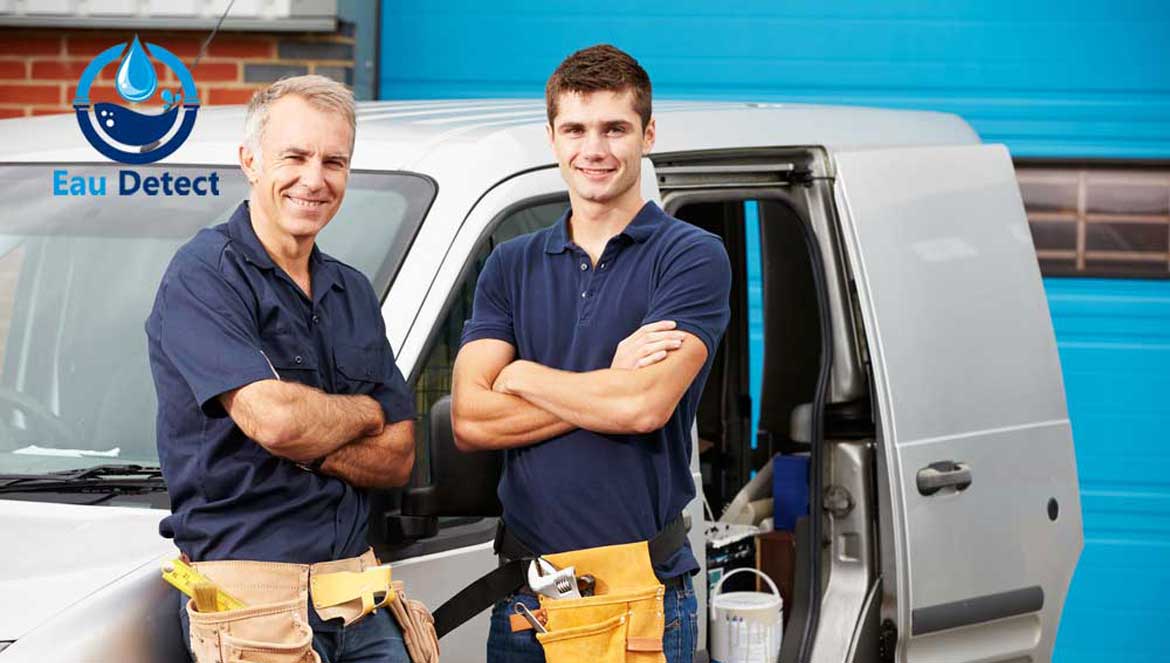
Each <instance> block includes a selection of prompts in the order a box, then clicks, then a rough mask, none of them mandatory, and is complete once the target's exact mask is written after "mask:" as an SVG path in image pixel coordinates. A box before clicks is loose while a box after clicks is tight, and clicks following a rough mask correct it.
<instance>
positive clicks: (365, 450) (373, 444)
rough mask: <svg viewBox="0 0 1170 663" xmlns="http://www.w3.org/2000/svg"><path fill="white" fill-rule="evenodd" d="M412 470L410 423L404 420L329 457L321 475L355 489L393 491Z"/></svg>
mask: <svg viewBox="0 0 1170 663" xmlns="http://www.w3.org/2000/svg"><path fill="white" fill-rule="evenodd" d="M413 467H414V422H413V421H411V420H410V419H406V420H404V421H399V422H395V423H392V424H390V425H388V426H386V427H385V428H383V429H382V432H381V433H379V434H378V435H372V436H369V437H362V438H358V439H356V440H354V441H353V442H350V443H349V444H346V445H345V446H343V447H341V448H339V449H338V450H336V451H334V452H333V453H331V454H329V455H328V456H326V457H325V462H324V463H322V465H321V472H322V473H323V474H328V475H331V476H335V477H337V478H339V479H341V480H342V481H344V482H346V483H348V484H349V485H351V486H357V487H358V488H394V487H397V486H403V485H406V482H407V481H409V480H410V470H411V468H413Z"/></svg>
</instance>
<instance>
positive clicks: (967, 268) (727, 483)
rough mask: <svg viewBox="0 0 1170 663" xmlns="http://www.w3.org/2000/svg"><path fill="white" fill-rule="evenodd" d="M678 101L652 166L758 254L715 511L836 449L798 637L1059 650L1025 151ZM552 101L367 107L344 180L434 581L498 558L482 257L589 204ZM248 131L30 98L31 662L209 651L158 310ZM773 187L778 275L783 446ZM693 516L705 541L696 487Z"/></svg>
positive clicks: (711, 474)
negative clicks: (143, 148)
mask: <svg viewBox="0 0 1170 663" xmlns="http://www.w3.org/2000/svg"><path fill="white" fill-rule="evenodd" d="M655 114H656V116H657V118H658V129H659V131H658V142H657V147H656V150H655V153H654V154H652V155H650V157H649V158H647V159H645V160H644V161H643V186H644V189H645V191H644V193H645V195H646V197H648V198H652V199H655V200H657V201H659V202H660V204H661V205H662V206H663V207H664V208H665V209H666V210H667V211H668V212H670V213H671V214H674V215H675V216H678V217H680V218H682V219H685V220H687V221H689V222H691V223H694V224H696V225H699V226H702V227H703V228H706V229H707V230H710V231H712V232H716V233H718V234H719V235H721V236H722V237H723V238H724V241H725V242H726V245H727V249H728V253H729V255H730V256H731V259H732V266H733V269H734V270H735V277H734V278H735V283H734V285H733V291H732V302H731V307H732V321H731V325H730V327H729V329H728V332H727V334H726V335H725V338H724V339H723V341H722V345H721V347H720V350H719V353H718V355H717V357H716V359H715V365H714V368H713V369H712V371H711V374H710V377H709V379H708V381H707V385H706V390H705V393H704V397H703V400H702V404H701V406H700V408H699V415H698V421H697V425H696V446H695V451H694V454H693V468H694V473H695V480H696V484H701V485H702V488H703V489H704V491H705V492H706V494H707V496H708V498H709V499H710V501H711V502H712V504H713V506H715V507H716V508H717V509H718V508H719V507H721V506H722V505H724V504H727V503H729V502H731V501H732V499H733V498H734V497H735V496H736V494H737V493H739V492H740V491H741V490H743V489H744V486H745V485H747V482H748V479H749V478H750V477H751V476H752V473H753V471H755V470H760V469H761V468H763V467H764V465H765V464H766V463H767V462H768V461H769V458H770V457H771V455H772V454H773V453H775V452H778V451H782V452H785V453H804V454H807V455H808V456H809V458H810V461H809V462H810V464H811V467H812V471H811V472H810V479H809V486H808V490H809V494H810V495H812V496H814V499H811V500H810V502H811V509H812V514H811V517H809V518H807V519H806V520H804V521H802V522H801V524H800V525H799V526H798V527H797V554H796V566H795V571H794V577H793V578H792V581H793V583H794V585H795V590H794V594H793V598H792V600H791V602H790V604H789V605H787V606H785V609H786V610H787V611H788V612H789V613H790V620H789V624H788V627H787V629H786V632H785V634H784V646H783V651H782V653H781V656H780V660H781V661H784V663H789V662H796V661H801V662H804V661H824V662H828V663H845V662H852V661H907V662H910V663H918V662H920V661H956V662H958V661H1007V660H1013V661H1023V660H1041V661H1042V660H1048V659H1049V658H1050V657H1051V652H1052V647H1053V640H1054V638H1055V636H1056V632H1057V625H1058V622H1059V619H1060V613H1061V608H1062V606H1063V604H1064V600H1065V593H1066V590H1067V588H1068V583H1069V579H1070V577H1071V576H1072V572H1073V569H1074V567H1075V565H1076V561H1077V558H1078V556H1079V554H1080V550H1081V545H1082V533H1081V510H1080V502H1079V496H1078V491H1077V476H1076V466H1075V460H1074V456H1073V446H1072V437H1071V432H1070V427H1069V420H1068V414H1067V411H1066V407H1065V398H1064V389H1063V385H1062V382H1061V372H1060V365H1059V362H1058V358H1057V352H1056V344H1055V340H1054V337H1053V332H1052V325H1051V323H1050V320H1049V315H1048V307H1047V303H1046V300H1045V296H1044V291H1043V290H1042V287H1041V281H1040V272H1039V269H1038V267H1037V263H1036V258H1035V255H1034V252H1033V245H1032V239H1031V236H1030V234H1029V230H1028V225H1027V220H1026V218H1025V215H1024V210H1023V206H1022V204H1021V201H1020V196H1019V193H1018V189H1017V186H1016V182H1015V179H1014V173H1013V169H1012V163H1011V160H1010V158H1009V156H1008V153H1007V151H1006V150H1005V149H1004V148H1003V147H1002V146H999V145H983V144H981V143H980V141H979V138H978V136H976V135H975V133H974V132H973V131H972V130H971V128H970V127H969V126H968V125H967V124H966V123H964V122H963V121H962V120H961V119H959V118H958V117H955V116H952V115H946V114H938V113H918V112H903V111H884V110H872V109H861V108H836V107H814V106H799V105H779V104H768V105H765V104H738V103H713V102H695V103H690V102H676V101H668V102H659V103H657V105H656V107H655ZM544 122H545V114H544V104H543V102H541V101H525V100H496V101H425V102H391V103H369V104H361V105H359V109H358V131H357V148H356V151H355V154H354V159H353V175H352V178H351V181H350V185H349V189H348V192H347V196H346V200H345V203H344V205H343V207H342V209H341V212H340V213H339V215H338V218H336V219H335V220H334V221H333V222H332V224H331V225H330V226H329V227H328V228H327V229H326V231H325V232H324V233H323V234H322V236H321V238H320V244H321V246H322V248H323V249H324V250H325V251H326V252H328V253H331V254H333V255H335V256H337V257H339V258H340V259H342V260H344V261H345V262H348V263H350V264H353V265H354V266H356V267H358V268H359V269H361V270H362V271H363V272H364V273H365V274H366V275H367V276H368V277H369V278H370V280H371V281H372V282H373V284H374V286H375V288H376V289H377V291H378V292H379V293H380V294H381V295H382V296H383V297H384V305H383V314H384V317H385V321H386V328H387V333H388V335H389V338H390V342H391V344H392V346H393V348H394V350H395V356H396V357H397V360H398V365H399V367H400V368H401V369H402V371H403V373H404V374H406V375H407V376H408V381H409V383H410V385H411V386H412V387H413V388H414V390H415V392H416V394H417V400H418V405H419V412H420V418H419V425H418V426H417V429H418V431H419V450H418V454H417V457H418V462H417V467H416V471H415V476H414V479H413V481H412V487H410V488H408V489H405V490H402V491H391V492H386V493H382V494H379V495H378V496H377V498H376V499H375V500H374V506H373V508H372V509H371V527H370V532H371V539H372V541H371V542H372V543H373V544H374V545H375V547H376V550H377V552H378V553H379V555H380V556H381V557H382V559H383V560H389V561H392V562H393V564H394V575H395V577H396V578H399V579H402V580H405V581H406V582H407V585H408V588H409V591H410V592H411V593H412V594H413V595H414V597H416V598H420V599H422V600H424V601H425V602H426V603H427V604H428V605H430V606H431V607H432V608H434V607H437V606H438V605H439V604H441V603H442V602H443V601H445V600H446V599H447V598H449V597H451V596H452V595H453V594H454V593H455V592H456V591H458V590H459V589H460V588H462V587H464V586H465V585H467V584H468V583H470V582H471V581H472V580H474V579H475V578H477V577H479V576H480V575H482V574H483V573H485V572H486V571H488V570H490V569H491V568H493V567H494V565H495V564H496V560H495V558H494V557H493V555H492V551H491V539H492V536H493V534H494V531H495V519H494V516H495V515H497V514H498V508H499V505H498V502H496V500H495V479H496V476H497V475H496V473H497V472H498V470H499V463H498V459H496V458H493V457H492V456H490V455H473V456H465V455H461V454H459V453H458V452H456V451H454V445H453V442H452V440H451V432H450V422H449V418H448V415H447V412H448V409H447V408H448V407H449V405H448V403H449V401H448V400H447V399H446V398H445V397H446V396H447V394H448V392H449V389H450V375H451V365H452V362H453V360H454V357H455V353H456V351H457V349H458V339H459V336H460V329H461V327H462V324H463V321H464V320H465V319H466V318H468V317H469V314H470V305H471V296H472V292H473V289H474V284H475V279H476V276H477V274H478V270H479V269H480V267H481V266H482V264H483V259H484V258H485V257H486V255H487V253H488V252H489V251H490V250H491V248H492V247H493V246H494V245H495V244H496V243H498V242H500V241H502V240H504V239H506V238H509V237H513V236H515V235H517V234H520V233H524V232H529V231H532V230H535V229H538V228H540V227H543V226H544V225H546V224H549V223H551V222H552V221H553V220H555V219H556V218H557V216H558V215H559V214H560V212H561V211H562V210H563V209H564V208H565V206H566V205H567V200H568V198H567V194H566V192H565V187H564V183H563V182H562V180H561V177H560V174H559V173H558V170H557V168H556V166H555V164H554V162H553V160H552V156H551V153H550V150H549V148H548V145H547V142H546V138H545V130H544V127H543V125H544ZM242 132H243V110H242V109H241V108H212V109H203V110H202V111H201V112H200V116H199V118H198V122H197V124H196V128H195V131H194V133H193V135H192V137H191V138H190V139H189V140H188V141H187V143H186V144H185V145H183V147H181V148H180V149H179V150H178V151H177V152H176V153H175V154H173V155H172V156H171V157H169V158H168V159H166V160H165V161H164V162H163V163H160V164H153V165H150V166H123V165H120V164H111V163H108V162H106V161H105V160H104V159H103V158H101V157H99V155H98V154H97V153H96V152H95V151H94V150H93V149H92V148H91V147H90V146H89V145H88V144H87V143H86V142H85V141H84V140H83V138H82V136H81V133H80V132H79V131H78V128H77V126H76V121H75V119H74V118H73V117H71V116H57V117H46V118H34V119H19V120H6V121H2V122H0V182H3V187H4V193H5V196H4V197H5V200H6V203H5V211H4V212H3V222H2V229H0V353H2V363H0V474H2V475H3V478H0V532H3V540H4V544H3V547H2V549H0V641H2V642H0V650H3V651H2V652H0V663H12V662H17V661H29V662H36V663H46V662H49V661H62V662H66V661H67V662H74V661H120V662H126V663H129V662H133V661H174V660H182V657H183V653H184V650H183V644H182V643H181V642H180V636H179V629H178V621H177V619H176V614H175V613H176V611H175V605H176V604H175V599H174V597H173V595H172V594H171V592H172V591H173V590H171V589H170V588H169V587H168V586H167V585H165V584H164V583H163V581H162V580H161V579H160V575H159V565H160V562H162V561H163V560H166V559H169V558H171V557H172V556H174V555H175V554H176V553H175V550H174V549H173V547H172V546H171V544H170V542H169V541H167V540H165V539H162V538H161V537H160V536H159V534H158V530H157V525H158V522H159V520H160V519H161V518H162V517H163V516H164V514H165V513H167V510H168V501H167V496H166V492H165V486H164V485H163V483H162V480H161V478H160V477H159V475H158V473H157V471H156V470H155V468H154V467H153V466H155V465H156V464H157V458H158V456H157V453H156V450H155V434H154V421H155V412H154V411H155V401H154V393H153V387H152V382H151V378H150V373H149V369H148V366H147V358H146V337H145V334H144V332H143V327H142V325H143V321H144V320H145V318H146V315H147V313H148V311H149V308H150V304H151V301H152V300H153V296H154V292H155V289H156V287H157V285H158V282H159V279H160V277H161V274H162V271H163V269H164V267H165V266H166V264H167V263H168V261H169V260H170V258H171V256H172V255H173V253H174V251H175V250H176V249H177V248H178V246H180V245H181V244H182V243H183V242H185V241H186V240H187V239H188V238H189V237H191V236H192V235H194V234H195V232H196V231H197V230H198V229H199V228H201V227H204V226H208V225H212V224H215V223H219V222H222V221H223V220H224V219H225V218H226V217H227V215H228V214H230V212H231V211H232V210H233V208H234V207H235V206H236V204H237V203H238V202H239V200H241V199H242V198H243V197H244V196H245V191H246V189H245V184H246V183H245V181H244V179H243V177H242V175H241V174H240V173H239V171H238V169H237V168H236V166H235V158H236V157H235V155H236V146H237V145H238V143H239V141H240V137H241V135H242ZM61 171H64V172H63V173H62V172H61ZM120 171H134V172H135V174H136V176H137V177H140V178H141V177H147V176H157V177H159V178H160V179H161V178H162V175H163V174H164V173H169V174H170V177H172V178H176V177H179V176H187V177H189V178H191V179H192V181H194V180H195V179H197V178H203V180H202V181H203V182H204V186H203V188H202V189H200V190H202V191H204V192H205V195H202V196H200V195H197V194H196V192H195V188H194V187H192V188H191V189H189V190H188V195H186V196H179V195H171V196H166V195H162V194H161V193H160V194H158V195H155V196H148V195H147V194H146V193H145V190H144V188H143V187H138V188H136V189H134V190H133V191H130V190H129V189H130V188H132V187H128V188H127V192H126V195H120V192H119V186H120V178H122V177H126V178H127V179H128V180H131V181H132V180H133V177H131V176H123V175H122V174H121V173H120ZM213 175H214V180H215V182H216V186H215V191H217V192H218V195H213V194H212V191H211V188H212V187H211V186H210V184H209V183H210V182H211V181H212V179H213V178H212V176H213ZM102 177H104V178H105V181H106V183H107V186H106V193H105V195H95V191H96V187H93V188H91V187H90V184H92V183H96V182H99V181H100V180H99V179H97V178H102ZM75 178H80V179H75ZM91 178H93V179H91ZM56 182H64V183H65V184H66V187H65V189H64V192H65V193H64V195H57V194H61V193H62V189H60V188H59V187H57V185H56ZM745 201H751V205H752V210H753V212H754V213H755V214H757V215H758V217H759V235H758V242H759V247H760V256H761V258H760V259H761V268H762V282H763V291H762V294H761V295H760V296H761V297H762V301H763V311H764V331H765V339H764V344H765V356H764V358H763V382H762V385H761V388H760V392H759V393H760V395H761V396H760V399H761V404H760V411H761V415H760V421H759V433H758V435H757V436H756V443H755V444H753V440H752V439H749V438H751V437H752V435H751V431H752V426H751V421H750V411H751V407H750V402H749V394H750V393H751V390H750V388H749V383H748V356H747V355H748V347H749V343H748V325H747V319H748V293H747V288H746V279H745V274H746V268H745V261H746V257H745V256H746V255H747V250H746V248H745V247H746V242H747V240H748V239H751V241H753V242H754V241H756V240H757V238H755V237H752V238H748V237H746V235H745V232H744V210H745ZM700 438H701V439H702V440H703V441H704V444H703V450H702V451H701V452H700V449H699V445H698V441H699V439H700ZM757 483H759V482H757ZM753 485H754V484H753ZM766 492H767V491H764V492H763V493H760V494H750V495H749V494H746V493H745V494H743V495H741V496H740V501H741V502H742V501H744V500H747V499H756V498H759V497H765V498H766V497H768V496H769V495H767V494H766ZM821 496H823V498H822V497H821ZM689 515H690V518H691V521H692V523H694V524H695V526H693V527H692V529H691V533H690V536H691V537H692V544H693V547H694V549H695V550H696V551H702V550H704V541H703V537H704V532H703V528H702V527H700V526H698V523H701V522H703V515H702V509H701V506H700V503H699V501H698V500H696V502H695V503H694V504H693V505H692V506H691V508H690V509H689ZM699 557H700V561H702V557H703V556H702V555H699ZM700 577H703V576H700ZM696 585H697V588H698V593H699V594H700V596H699V599H700V607H701V609H704V608H705V606H706V586H705V585H706V583H703V582H697V583H696ZM487 631H488V628H487V614H486V613H484V614H481V615H480V616H479V617H477V618H476V619H474V620H472V621H471V622H468V623H467V624H465V625H463V626H461V627H459V628H458V629H456V630H455V631H453V632H452V633H450V634H449V635H448V636H446V637H445V638H444V639H443V640H442V643H441V644H442V648H443V656H444V660H447V661H477V660H482V659H483V657H484V645H485V640H486V637H487ZM700 642H701V644H702V643H705V642H706V636H705V631H704V632H701V634H700ZM704 646H705V645H704Z"/></svg>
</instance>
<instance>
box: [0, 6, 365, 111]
mask: <svg viewBox="0 0 1170 663" xmlns="http://www.w3.org/2000/svg"><path fill="white" fill-rule="evenodd" d="M135 34H138V36H139V39H141V40H142V41H144V42H154V43H157V44H159V45H160V46H163V47H164V48H166V49H167V50H169V51H171V52H172V53H174V54H175V55H176V56H178V57H179V58H180V59H181V60H182V61H183V63H184V64H186V65H187V67H188V68H190V67H191V65H192V64H193V63H194V61H195V56H196V55H197V54H198V53H199V48H200V46H201V45H202V44H203V41H204V40H205V39H206V38H207V32H206V31H200V32H151V31H140V32H135V31H133V30H47V29H19V28H0V118H7V117H24V116H30V115H46V114H51V113H68V112H72V110H73V107H72V103H73V96H74V94H75V93H76V91H77V80H78V78H80V76H81V72H82V71H83V70H84V69H85V66H86V64H88V63H89V61H90V60H91V59H93V57H94V56H95V55H97V54H98V53H100V52H101V51H103V50H105V49H107V48H109V47H110V46H113V45H115V44H118V43H120V42H123V41H129V40H130V39H132V38H133V37H134V35H135ZM353 61H354V38H353V30H352V26H350V25H347V24H344V23H343V24H342V27H341V29H340V30H339V31H338V32H337V33H334V34H320V33H312V34H307V33H287V32H279V33H264V32H220V33H219V34H218V35H216V37H215V40H214V41H212V42H211V46H210V47H209V48H208V51H207V54H206V55H205V56H204V57H203V59H202V60H201V61H200V62H199V66H198V67H196V68H194V69H192V70H191V75H192V76H193V77H194V78H195V84H196V86H197V87H198V89H199V99H200V101H201V102H202V103H203V104H207V105H224V104H242V103H247V101H248V99H249V98H250V97H251V96H252V92H253V91H254V90H256V89H257V88H259V87H262V86H263V85H264V84H265V83H268V82H271V81H275V80H277V79H279V78H283V77H285V76H295V75H298V74H314V73H315V74H321V75H323V76H328V77H330V78H333V79H335V80H338V81H341V82H343V83H346V84H347V85H353ZM156 66H158V67H159V69H160V71H161V70H163V69H165V68H163V67H161V65H158V63H156ZM117 67H118V63H117V62H114V63H112V64H110V65H109V66H107V67H106V68H105V69H103V70H102V73H101V76H100V77H99V78H98V79H97V81H95V83H94V84H93V86H92V88H91V91H90V99H91V100H92V101H116V102H121V103H124V102H123V101H122V100H121V98H119V97H117V96H116V93H115V91H114V87H113V82H114V75H115V73H116V71H117ZM164 87H167V88H170V89H177V88H178V82H177V81H176V80H175V78H174V76H173V75H172V73H171V72H170V71H169V70H167V71H166V72H165V77H160V80H159V88H160V90H161V89H162V88H164ZM160 103H161V102H160Z"/></svg>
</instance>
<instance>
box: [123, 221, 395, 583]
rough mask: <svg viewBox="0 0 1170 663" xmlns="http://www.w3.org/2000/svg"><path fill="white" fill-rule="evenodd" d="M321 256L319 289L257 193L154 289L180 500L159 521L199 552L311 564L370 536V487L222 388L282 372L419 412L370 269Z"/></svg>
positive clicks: (173, 493) (152, 320) (170, 452)
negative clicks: (295, 447) (235, 416)
mask: <svg viewBox="0 0 1170 663" xmlns="http://www.w3.org/2000/svg"><path fill="white" fill-rule="evenodd" d="M309 267H310V273H311V276H312V290H313V296H312V298H311V299H310V298H309V297H308V296H306V295H305V293H304V292H303V291H302V290H301V289H300V288H299V287H297V285H296V283H294V282H293V280H292V278H291V277H290V276H289V275H288V274H287V273H285V272H284V270H282V269H281V268H280V267H278V266H277V265H276V264H275V263H273V262H272V259H271V258H270V257H269V256H268V253H267V252H266V251H265V250H264V247H263V245H262V244H261V243H260V241H259V239H257V237H256V233H255V232H254V231H253V229H252V222H251V216H250V214H249V212H248V204H247V203H246V202H245V203H242V204H241V205H240V206H239V208H238V209H237V210H236V211H235V213H234V214H233V215H232V217H231V219H230V220H229V221H228V222H227V223H225V224H222V225H219V226H216V227H214V228H208V229H204V230H202V231H200V232H199V234H197V235H196V236H195V237H194V238H193V239H192V240H191V241H190V242H188V243H187V244H185V245H184V246H183V247H182V248H180V249H179V251H178V253H176V254H175V257H174V258H173V259H172V260H171V264H170V266H169V267H168V268H167V270H166V273H165V274H164V276H163V279H162V283H161V285H160V286H159V289H158V294H157V295H156V296H155V302H154V308H153V310H152V311H151V313H150V317H149V318H147V321H146V333H147V337H148V340H149V350H150V368H151V372H152V373H153V374H154V383H155V389H156V391H157V393H158V419H157V436H158V454H159V462H160V464H161V465H162V472H163V476H164V477H165V478H166V481H167V490H168V491H169V493H170V497H171V511H172V514H171V515H170V516H168V517H167V518H165V519H164V520H163V521H162V523H161V524H160V525H159V531H160V533H161V534H162V535H163V536H164V537H168V538H173V539H174V540H175V545H176V546H178V548H179V549H180V550H182V551H183V552H184V553H186V554H187V555H189V556H190V557H191V558H192V559H194V560H196V561H209V560H221V559H236V560H261V561H273V562H295V563H301V564H309V563H314V562H321V561H328V560H334V559H341V558H345V557H352V556H355V555H359V554H361V553H362V552H363V551H364V550H366V549H367V548H368V546H369V544H368V543H367V540H366V521H367V517H368V507H367V497H366V494H365V492H364V491H363V490H361V489H359V488H354V487H353V486H350V485H348V484H346V483H345V482H344V481H341V480H340V479H337V478H333V477H329V476H325V475H323V474H318V473H315V472H310V471H307V470H305V469H302V468H301V467H299V466H297V465H296V464H295V463H293V462H292V461H289V460H286V459H283V458H279V457H277V456H274V455H272V454H270V453H269V452H268V451H267V450H265V449H264V448H263V447H261V446H260V445H259V444H257V443H256V442H254V441H252V440H251V439H249V438H248V437H247V436H246V435H244V433H243V431H241V430H240V429H239V427H237V426H236V425H235V422H233V421H232V419H231V418H230V417H228V416H227V413H226V412H225V410H224V409H223V407H222V405H221V404H220V402H219V400H218V398H217V396H219V395H220V394H223V393H224V392H227V391H231V390H232V389H236V388H238V387H242V386H244V385H246V384H249V383H251V382H255V381H257V380H269V379H274V378H276V377H278V376H279V378H280V379H281V380H290V381H294V382H300V383H302V384H306V385H309V386H312V387H316V388H318V389H321V390H323V391H325V392H327V393H330V394H367V395H369V396H371V397H372V398H374V399H375V400H377V401H378V402H379V403H380V404H381V405H382V408H383V411H384V412H385V418H386V422H387V424H389V423H391V422H395V421H401V420H404V419H409V418H411V417H413V416H414V402H413V399H412V398H411V396H410V392H409V390H408V389H407V388H406V383H405V381H404V380H403V378H402V374H401V373H400V372H399V370H398V368H397V367H396V366H395V364H394V357H393V355H392V351H391V348H390V344H389V342H388V341H387V340H386V329H385V326H384V323H383V321H382V312H381V310H380V308H381V307H380V305H379V302H378V297H377V295H375V294H374V289H373V287H371V285H370V282H369V280H367V279H366V277H365V276H364V275H363V274H362V273H361V272H359V271H357V270H356V269H353V268H352V267H349V266H347V265H345V264H343V263H341V262H339V261H337V260H335V259H333V258H331V257H329V256H327V255H325V254H324V253H322V252H321V251H319V250H318V249H317V248H316V247H314V248H313V252H312V255H311V257H310V258H309Z"/></svg>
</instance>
